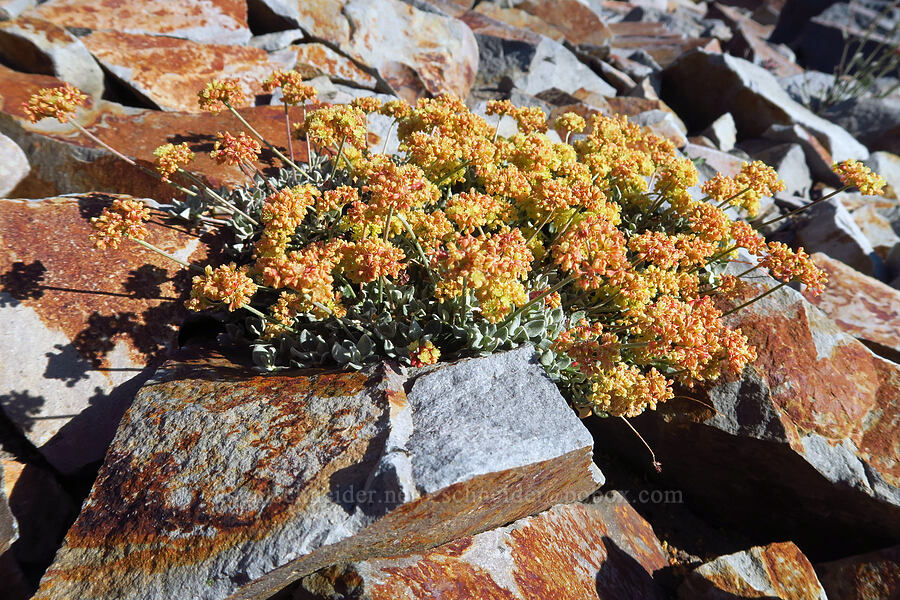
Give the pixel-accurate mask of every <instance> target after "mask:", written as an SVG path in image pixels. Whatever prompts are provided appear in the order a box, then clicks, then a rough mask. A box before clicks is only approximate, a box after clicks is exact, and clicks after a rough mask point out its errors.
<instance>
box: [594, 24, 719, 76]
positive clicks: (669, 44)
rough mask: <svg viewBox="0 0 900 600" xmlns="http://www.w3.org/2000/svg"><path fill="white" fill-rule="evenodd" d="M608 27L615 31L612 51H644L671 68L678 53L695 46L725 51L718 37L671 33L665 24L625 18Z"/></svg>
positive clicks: (680, 53) (663, 65)
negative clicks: (628, 20) (715, 38)
mask: <svg viewBox="0 0 900 600" xmlns="http://www.w3.org/2000/svg"><path fill="white" fill-rule="evenodd" d="M609 29H610V30H611V31H612V33H613V39H612V41H611V42H610V43H611V45H612V51H613V52H615V51H619V52H621V51H623V50H644V51H645V52H646V53H647V54H648V55H650V56H651V57H652V58H653V60H654V62H656V63H658V64H659V65H661V66H662V67H668V66H669V65H670V64H672V62H673V61H675V59H677V58H678V57H679V56H681V55H682V54H684V53H685V52H688V51H690V50H694V49H695V48H703V49H706V50H709V51H711V52H712V51H715V52H721V51H722V48H721V46H720V45H719V42H718V40H714V39H712V38H698V37H686V36H684V35H683V34H680V33H671V32H670V31H669V30H668V29H667V28H666V25H665V24H664V23H652V22H650V23H648V22H625V21H623V22H621V23H610V25H609Z"/></svg>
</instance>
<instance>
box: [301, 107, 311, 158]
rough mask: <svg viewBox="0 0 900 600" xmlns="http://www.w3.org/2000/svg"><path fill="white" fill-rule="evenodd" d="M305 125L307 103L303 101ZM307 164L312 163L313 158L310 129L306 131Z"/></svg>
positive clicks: (304, 122) (304, 121)
mask: <svg viewBox="0 0 900 600" xmlns="http://www.w3.org/2000/svg"><path fill="white" fill-rule="evenodd" d="M303 126H304V127H305V126H306V103H305V102H304V103H303ZM305 137H306V164H307V165H311V164H312V160H313V152H312V146H311V145H310V143H309V131H307V132H306V136H305Z"/></svg>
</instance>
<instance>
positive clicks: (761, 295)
mask: <svg viewBox="0 0 900 600" xmlns="http://www.w3.org/2000/svg"><path fill="white" fill-rule="evenodd" d="M788 283H790V282H789V281H782V282H781V283H779V284H778V285H776V286H775V287H773V288H771V289H769V290H767V291H765V292H763V293H762V294H760V295H759V296H757V297H756V298H752V299H750V300H748V301H746V302H744V303H743V304H741V305H740V306H736V307H734V308H732V309H731V310H729V311H728V312H724V313H722V316H723V317H727V316H728V315H730V314H731V313H733V312H737V311H739V310H741V309H742V308H746V307H747V306H750V305H751V304H753V303H754V302H756V301H757V300H762V299H763V298H765V297H766V296H768V295H769V294H772V293H774V292H777V291H778V290H780V289H781V288H783V287H784V286H786V285H787V284H788Z"/></svg>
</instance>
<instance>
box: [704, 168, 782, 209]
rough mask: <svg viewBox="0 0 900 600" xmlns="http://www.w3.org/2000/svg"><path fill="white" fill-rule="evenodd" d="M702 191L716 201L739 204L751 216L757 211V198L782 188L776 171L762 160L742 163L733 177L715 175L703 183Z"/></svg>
mask: <svg viewBox="0 0 900 600" xmlns="http://www.w3.org/2000/svg"><path fill="white" fill-rule="evenodd" d="M701 189H702V190H703V193H704V194H706V195H707V196H709V197H710V198H711V199H712V200H714V201H715V202H717V203H721V204H724V203H728V204H731V205H732V206H740V207H741V208H743V209H744V210H746V211H747V214H748V215H749V216H751V217H755V216H756V214H757V213H758V212H759V200H760V198H762V197H764V196H773V195H775V194H776V193H778V192H780V191H782V190H784V182H783V181H781V180H780V179H778V173H776V172H775V170H774V169H773V168H772V167H770V166H768V165H766V164H765V163H764V162H762V161H758V160H757V161H754V162H752V163H744V165H743V167H742V168H741V170H740V172H739V173H738V174H737V175H735V176H734V177H725V176H724V175H716V176H715V177H713V178H712V179H710V180H709V181H707V182H706V183H704V184H703V187H702V188H701Z"/></svg>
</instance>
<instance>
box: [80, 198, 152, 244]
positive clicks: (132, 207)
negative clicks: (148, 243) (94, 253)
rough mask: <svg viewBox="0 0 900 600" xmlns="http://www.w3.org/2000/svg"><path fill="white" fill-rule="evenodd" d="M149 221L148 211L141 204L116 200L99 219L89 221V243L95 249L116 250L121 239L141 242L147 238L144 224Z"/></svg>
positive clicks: (104, 210)
mask: <svg viewBox="0 0 900 600" xmlns="http://www.w3.org/2000/svg"><path fill="white" fill-rule="evenodd" d="M149 219H150V209H148V208H147V207H146V205H144V203H143V202H139V201H137V200H123V199H121V198H117V199H116V200H113V203H112V206H110V207H108V208H104V209H103V212H102V213H101V214H100V216H99V217H94V218H92V219H91V227H92V228H93V229H94V233H92V234H91V241H92V242H94V247H95V248H99V249H103V248H118V247H119V242H120V241H121V240H122V238H123V237H129V238H132V239H135V240H142V239H144V238H145V237H147V228H146V227H144V222H146V221H147V220H149Z"/></svg>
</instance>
